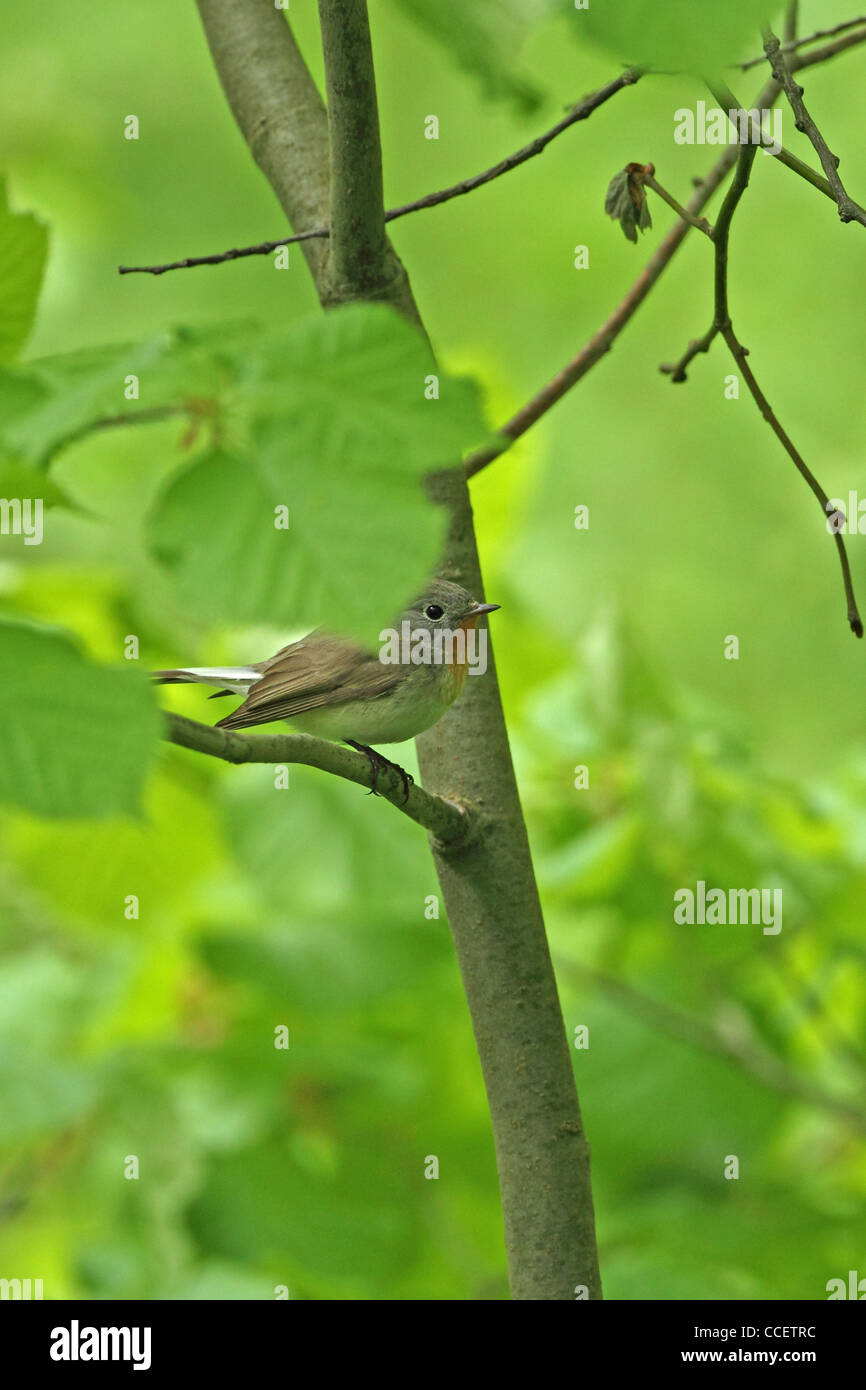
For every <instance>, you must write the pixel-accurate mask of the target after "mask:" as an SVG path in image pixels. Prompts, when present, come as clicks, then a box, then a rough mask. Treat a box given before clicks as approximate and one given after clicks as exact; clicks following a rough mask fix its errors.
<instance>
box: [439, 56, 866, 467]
mask: <svg viewBox="0 0 866 1390" xmlns="http://www.w3.org/2000/svg"><path fill="white" fill-rule="evenodd" d="M864 42H866V29H864V30H863V31H862V32H860V33H857V34H853V35H852V34H848V35H845V36H843V37H842V38H839V39H836V40H835V41H834V42H833V43H829V44H826V45H825V46H824V47H823V48H819V49H815V50H814V51H813V52H812V53H807V54H800V53H797V54H795V55H794V57H793V58H792V61H791V63H790V64H789V68H790V70H791V71H792V72H793V71H798V70H799V69H800V68H808V67H813V66H816V65H817V64H818V63H824V62H826V61H827V60H828V59H830V58H833V57H835V56H836V54H838V53H841V52H843V51H844V50H845V49H847V48H852V47H854V46H856V45H859V44H861V43H864ZM780 91H781V88H780V86H779V84H778V82H776V80H775V78H773V80H772V81H771V82H769V83H768V84H767V85H766V86H765V87H764V88H763V89H762V90H761V92H760V93H759V94H758V96H757V97H756V98H755V106H757V107H758V108H759V109H764V108H767V107H770V106H772V105H773V104H774V103H775V102H776V100H777V99H778V96H779V93H780ZM734 106H735V107H736V106H737V102H736V101H734ZM735 160H736V152H735V150H734V149H732V148H728V149H727V150H725V152H724V154H723V155H722V156H721V158H720V159H719V160H718V161H717V163H716V164H714V165H713V167H712V169H711V170H710V172H709V173H708V174H707V176H706V178H705V179H704V180H703V181H702V182H701V184H700V185H699V187H698V189H697V191H696V193H695V195H694V197H693V198H692V199H691V200H690V202H689V203H688V207H687V209H686V210H687V211H688V212H689V213H690V214H691V215H692V216H694V217H696V216H697V215H698V214H699V213H700V211H701V209H702V208H703V207H704V206H705V205H706V203H707V202H708V201H709V199H710V197H711V196H712V194H713V193H714V192H715V191H716V189H717V188H719V187H720V186H721V184H722V183H724V181H725V179H726V177H727V175H728V174H729V173H730V171H731V169H732V168H733V165H734V163H735ZM797 162H798V163H799V161H797ZM803 169H806V170H807V169H808V166H807V165H803ZM798 172H799V171H798ZM811 172H812V171H811V170H809V173H811ZM813 178H814V179H815V180H820V182H819V187H820V186H821V185H823V184H824V182H825V181H824V180H823V179H821V178H820V175H818V174H814V175H813ZM826 191H827V192H828V195H829V196H830V197H832V193H831V192H830V190H829V186H828V187H827V190H826ZM688 231H689V224H688V222H686V221H684V220H681V221H680V222H679V224H678V225H677V226H675V227H673V228H672V230H671V231H670V232H669V233H668V235H667V236H666V237H665V239H664V241H663V242H662V243H661V245H660V246H659V247H658V249H657V250H656V251H655V252H654V254H653V255H652V256H651V257H650V260H649V261H648V263H647V264H646V266H645V267H644V269H643V270H642V271H641V273H640V275H639V276H638V278H637V280H636V281H635V282H634V284H633V285H632V287H631V289H630V290H629V291H628V293H627V294H626V295H625V297H624V298H623V299H622V300H621V301H620V303H619V304H618V305H617V307H616V308H615V309H614V311H613V313H612V314H611V315H610V317H609V318H608V319H606V320H605V322H604V323H603V324H602V325H601V327H600V328H599V329H597V330H596V332H595V333H594V334H593V336H592V337H591V338H590V340H589V342H588V343H587V344H586V345H585V346H584V347H583V348H581V350H580V352H579V353H578V354H577V356H576V357H575V358H573V359H572V361H571V362H568V363H566V365H565V366H564V367H563V368H562V369H561V371H559V372H557V374H556V376H555V377H553V378H552V380H551V381H549V382H548V383H547V385H546V386H543V387H542V388H541V390H540V391H539V392H538V393H537V394H536V395H535V396H533V397H532V398H531V399H530V400H529V401H527V402H526V404H525V405H524V406H522V407H521V408H520V410H518V411H517V413H516V414H515V415H513V416H512V417H511V419H510V420H507V421H506V423H505V424H504V425H502V426H500V428H499V430H498V431H497V433H496V434H495V435H494V437H493V440H492V441H491V442H490V443H488V444H486V445H484V446H482V447H481V448H480V449H477V450H475V452H473V453H472V454H470V455H469V456H468V458H466V459H465V461H464V466H465V469H466V474H467V477H470V478H472V477H474V476H475V474H476V473H480V472H481V470H482V468H486V467H487V465H488V464H489V463H492V462H493V461H494V459H497V458H499V457H500V456H501V455H502V454H504V453H506V452H507V451H508V450H509V449H510V448H511V446H512V444H514V443H515V441H516V440H518V439H519V438H520V437H521V435H523V434H525V433H526V431H527V430H528V429H529V428H530V427H531V426H532V425H534V424H535V423H536V421H538V420H540V419H541V417H542V416H543V415H546V414H547V412H548V410H550V409H551V408H552V407H553V406H554V405H556V403H557V401H560V400H561V399H562V397H563V396H564V395H566V393H567V392H568V391H569V390H570V389H571V388H572V386H575V385H576V384H577V382H578V381H580V380H581V378H582V377H584V376H586V374H587V372H588V371H590V370H591V368H592V367H594V366H595V364H596V362H599V361H600V360H601V358H602V357H603V356H604V355H605V353H607V352H609V351H610V349H611V347H612V346H613V344H614V342H615V340H616V338H617V337H618V336H619V334H620V333H621V332H622V330H623V329H624V328H625V326H626V324H627V323H628V322H629V321H630V319H631V318H632V317H633V315H634V314H635V312H636V310H637V309H638V308H639V307H640V305H641V304H642V303H643V301H644V300H645V299H646V297H647V294H648V293H649V291H650V290H651V289H652V287H653V285H654V284H655V282H656V281H657V280H658V278H659V276H660V275H661V274H662V272H663V271H664V270H665V268H666V266H668V265H669V264H670V262H671V260H672V259H673V257H674V255H675V254H676V252H677V251H678V250H679V248H680V246H681V245H682V243H683V241H684V240H685V238H686V234H687V232H688ZM701 342H703V340H701ZM701 350H702V348H701V346H700V343H698V345H697V346H696V348H695V352H698V351H701ZM692 355H694V354H692ZM689 360H691V359H689ZM678 379H679V380H682V379H683V378H678Z"/></svg>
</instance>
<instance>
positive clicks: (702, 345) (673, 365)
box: [659, 323, 719, 381]
mask: <svg viewBox="0 0 866 1390" xmlns="http://www.w3.org/2000/svg"><path fill="white" fill-rule="evenodd" d="M718 331H719V330H718V328H717V326H716V324H715V323H711V324H710V326H709V328H708V329H707V331H706V333H705V334H704V336H703V337H702V338H692V340H691V342H690V343H689V345H688V347H687V348H686V350H685V352H684V353H683V355H682V357H680V358H679V359H678V360H677V361H676V362H663V363H662V364H661V366H660V367H659V371H660V372H664V373H665V374H666V375H667V376H669V377H670V379H671V381H687V380H688V376H687V372H686V369H687V367H689V366H690V364H691V363H692V362H693V361H694V359H695V358H696V357H697V356H698V353H701V352H709V350H710V348H711V347H712V345H713V343H714V341H715V339H716V335H717V334H718Z"/></svg>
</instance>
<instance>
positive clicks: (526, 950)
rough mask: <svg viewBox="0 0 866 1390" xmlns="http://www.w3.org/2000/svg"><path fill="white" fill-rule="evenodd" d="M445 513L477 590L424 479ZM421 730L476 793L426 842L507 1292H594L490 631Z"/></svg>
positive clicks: (455, 519) (570, 1111) (460, 513)
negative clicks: (450, 944) (476, 664)
mask: <svg viewBox="0 0 866 1390" xmlns="http://www.w3.org/2000/svg"><path fill="white" fill-rule="evenodd" d="M430 488H431V492H432V494H433V496H434V497H435V498H436V500H437V501H439V502H440V503H441V504H443V505H444V506H447V507H448V508H449V510H450V513H451V526H450V534H449V539H448V552H447V560H446V564H445V567H444V569H443V574H444V575H445V577H446V578H448V579H453V580H454V581H455V582H457V583H458V584H462V585H464V586H465V587H466V588H468V589H469V591H470V592H471V593H475V594H478V595H479V596H480V595H481V594H482V593H483V588H482V577H481V568H480V564H479V560H478V551H477V548H476V542H475V530H474V526H473V521H472V508H471V505H470V502H469V494H468V488H467V483H466V479H465V476H463V475H462V474H461V473H460V471H458V470H454V471H452V472H449V473H443V474H440V475H439V476H438V477H436V478H434V479H432V480H431V483H430ZM467 686H468V687H469V689H467V690H466V692H465V693H464V694H463V695H462V696H461V698H460V700H459V701H458V703H457V704H455V705H454V706H452V708H451V709H450V710H449V711H448V713H447V714H446V715H445V716H444V718H442V719H440V720H439V721H438V723H437V724H434V726H433V728H432V729H429V730H428V731H427V733H425V734H422V735H421V737H420V738H419V739H418V740H417V747H418V759H419V763H420V767H421V773H422V780H423V783H424V788H425V790H426V791H429V792H432V793H433V794H437V793H443V794H444V792H445V789H446V788H447V789H448V794H449V795H451V796H457V797H458V798H464V797H465V798H466V799H467V801H470V802H472V804H473V807H474V808H475V814H476V815H477V816H478V818H479V822H480V823H476V831H475V834H474V835H473V837H472V840H471V842H470V843H469V844H468V845H467V846H466V847H465V849H464V850H463V851H461V852H459V853H457V852H453V853H452V852H451V851H449V850H448V849H447V848H446V847H444V846H441V845H438V844H437V843H436V841H435V840H432V841H431V843H432V847H433V856H434V859H435V862H436V872H437V874H438V877H439V883H440V886H441V888H442V894H443V897H444V900H445V906H446V909H447V912H448V920H449V923H450V925H451V933H452V936H453V938H454V945H455V949H456V951H457V958H458V960H459V963H460V971H461V974H462V977H463V985H464V989H465V990H466V997H467V1000H468V1003H469V1009H470V1012H471V1014H472V1026H473V1029H474V1031H475V1039H476V1042H477V1045H478V1054H479V1057H480V1059H481V1068H482V1071H483V1073H484V1083H485V1086H486V1089H487V1099H488V1103H489V1106H490V1115H491V1120H492V1124H493V1138H494V1143H495V1146H496V1165H497V1169H498V1172H499V1184H500V1189H501V1192H502V1208H503V1214H504V1218H505V1243H506V1249H507V1252H508V1266H509V1276H510V1284H511V1297H512V1298H513V1299H532V1300H545V1301H550V1300H560V1299H573V1298H574V1297H575V1289H576V1287H578V1286H582V1287H585V1288H586V1290H587V1293H588V1296H589V1298H591V1299H600V1298H601V1297H602V1293H601V1278H600V1275H599V1268H598V1255H597V1251H596V1237H595V1218H594V1214H593V1202H592V1187H591V1180H590V1155H589V1145H588V1143H587V1140H586V1136H585V1134H584V1131H583V1124H582V1120H581V1114H580V1107H579V1105H578V1099H577V1091H576V1088H575V1082H574V1073H573V1071H572V1063H571V1054H570V1052H569V1048H568V1043H567V1039H566V1035H565V1028H564V1024H563V1019H562V1012H561V1009H560V1004H559V996H558V994H557V988H556V980H555V977H554V973H553V966H552V964H551V960H550V953H549V950H548V945H547V937H546V934H545V929H544V919H543V916H542V912H541V904H540V902H539V898H538V889H537V887H536V883H535V874H534V871H533V867H532V859H531V856H530V851H529V843H528V840H527V835H526V826H525V824H524V820H523V811H522V809H521V806H520V797H519V795H518V790H517V783H516V780H515V776H514V768H513V765H512V761H511V750H510V748H509V745H508V730H507V728H506V725H505V717H504V714H503V711H502V702H501V698H500V694H499V685H498V682H497V680H496V672H495V668H494V665H493V655H492V651H491V648H490V644H489V643H488V670H487V673H486V675H484V676H483V677H480V678H478V679H477V680H468V681H467Z"/></svg>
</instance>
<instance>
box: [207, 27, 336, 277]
mask: <svg viewBox="0 0 866 1390" xmlns="http://www.w3.org/2000/svg"><path fill="white" fill-rule="evenodd" d="M196 4H197V6H198V12H199V15H200V17H201V22H202V25H203V27H204V32H205V36H206V38H207V42H208V47H209V48H210V52H211V57H212V58H213V62H214V67H215V68H216V70H217V74H218V76H219V79H220V82H221V84H222V88H223V91H224V92H225V95H226V100H227V101H228V104H229V106H230V107H231V111H232V115H233V116H234V118H235V120H236V121H237V124H238V128H239V129H240V132H241V134H242V135H243V137H244V139H245V140H246V142H247V144H248V145H249V147H250V153H251V155H252V156H253V159H254V160H255V162H256V164H258V166H259V168H260V169H261V171H262V173H263V174H264V176H265V178H266V179H267V181H268V183H269V184H270V186H271V188H272V189H273V191H274V193H275V194H276V196H277V198H278V199H279V202H280V206H281V207H282V209H283V212H284V213H285V214H286V217H287V218H288V220H289V222H290V223H291V225H292V226H293V227H294V228H295V229H296V230H297V231H306V230H307V229H308V228H310V227H318V226H320V225H321V224H322V222H327V220H328V127H327V122H326V118H325V107H324V103H323V101H322V98H321V97H320V96H319V92H318V88H317V87H316V84H315V82H314V81H313V79H312V77H311V76H310V73H309V71H308V69H307V65H306V63H305V62H304V59H303V57H302V56H301V53H300V50H299V49H298V46H297V44H296V43H295V39H294V35H293V34H292V31H291V29H290V28H289V25H288V24H287V23H286V20H285V16H284V15H283V13H282V12H281V11H280V10H278V9H275V8H274V6H273V5H261V4H258V3H256V0H253V3H250V0H196ZM303 251H304V255H305V256H306V258H307V263H308V264H309V267H310V270H311V271H312V274H313V277H314V279H316V280H317V282H318V281H319V280H320V279H321V273H322V268H323V266H324V264H325V261H326V257H327V245H326V244H325V243H324V242H319V241H306V242H304V243H303Z"/></svg>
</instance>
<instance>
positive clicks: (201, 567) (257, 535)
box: [147, 450, 304, 624]
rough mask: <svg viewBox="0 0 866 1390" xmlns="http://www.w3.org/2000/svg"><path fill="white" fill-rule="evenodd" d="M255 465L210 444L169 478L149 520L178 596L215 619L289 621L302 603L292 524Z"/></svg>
mask: <svg viewBox="0 0 866 1390" xmlns="http://www.w3.org/2000/svg"><path fill="white" fill-rule="evenodd" d="M274 505H276V504H275V503H272V501H271V499H270V498H269V496H268V493H267V492H266V490H265V487H264V485H263V484H262V483H261V481H260V480H259V478H258V476H257V475H256V473H255V472H253V471H252V470H251V469H250V468H249V467H247V466H245V465H244V464H243V463H242V462H241V461H240V459H238V458H235V457H233V456H232V455H231V454H227V453H225V452H224V451H221V450H212V451H209V452H208V453H206V454H205V455H203V456H202V457H201V458H199V459H198V460H197V461H196V462H195V463H194V464H192V466H191V467H190V468H187V469H186V470H185V471H184V472H182V473H181V474H179V475H175V476H174V477H172V479H171V480H170V482H169V484H168V486H167V487H166V489H165V491H164V492H163V493H162V495H161V496H160V498H159V499H158V500H157V503H156V506H155V508H154V510H153V511H152V512H151V514H150V517H149V518H148V523H147V533H148V540H149V543H150V546H151V549H152V550H153V553H154V554H155V555H156V557H157V558H158V559H159V560H161V561H162V563H163V564H164V565H165V566H166V567H167V568H168V569H170V570H171V571H172V577H173V579H174V583H175V587H176V590H177V594H178V598H179V599H180V600H181V602H182V603H183V604H184V606H185V607H186V608H187V609H188V610H189V611H190V612H191V613H193V614H195V615H196V616H197V617H201V618H203V619H204V620H206V621H208V622H212V623H239V624H243V623H252V622H257V621H258V622H268V621H269V620H273V621H275V622H284V623H289V622H291V621H292V618H293V602H295V601H296V603H297V607H296V608H295V611H294V617H295V620H297V616H298V614H299V613H300V612H302V611H303V608H304V594H303V592H302V575H301V572H300V565H299V558H298V555H297V552H296V550H294V549H293V537H292V533H291V531H290V530H289V531H284V530H278V529H277V528H276V526H275V525H274V519H275V517H274Z"/></svg>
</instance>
